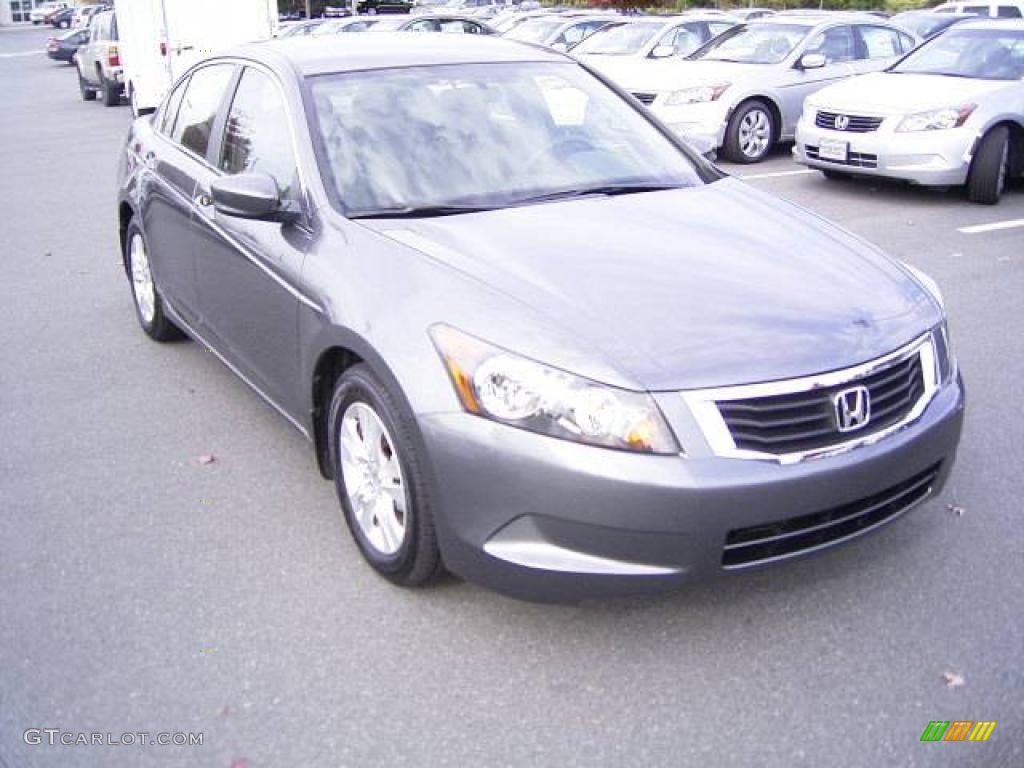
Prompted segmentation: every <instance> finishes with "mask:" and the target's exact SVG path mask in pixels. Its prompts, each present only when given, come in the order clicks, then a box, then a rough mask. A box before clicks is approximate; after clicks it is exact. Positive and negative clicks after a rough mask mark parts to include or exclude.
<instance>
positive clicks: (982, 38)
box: [892, 28, 1024, 80]
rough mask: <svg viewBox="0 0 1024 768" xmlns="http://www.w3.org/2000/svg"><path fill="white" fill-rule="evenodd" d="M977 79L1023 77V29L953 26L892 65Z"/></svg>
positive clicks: (901, 68)
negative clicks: (962, 27) (957, 27)
mask: <svg viewBox="0 0 1024 768" xmlns="http://www.w3.org/2000/svg"><path fill="white" fill-rule="evenodd" d="M892 71H893V72H920V73H925V74H932V75H949V76H951V77H970V78H977V79H979V80H1020V79H1021V78H1024V30H1020V29H956V28H953V29H951V30H949V31H948V32H945V33H944V34H941V35H939V36H938V37H936V38H934V39H933V40H931V41H930V42H928V43H926V44H925V45H923V46H921V47H920V48H918V49H917V50H916V51H914V52H913V53H911V54H910V55H909V56H908V57H907V58H905V59H904V60H903V61H901V62H900V63H899V64H897V65H896V66H895V67H893V68H892Z"/></svg>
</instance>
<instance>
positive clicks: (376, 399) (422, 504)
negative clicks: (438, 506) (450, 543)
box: [328, 364, 442, 587]
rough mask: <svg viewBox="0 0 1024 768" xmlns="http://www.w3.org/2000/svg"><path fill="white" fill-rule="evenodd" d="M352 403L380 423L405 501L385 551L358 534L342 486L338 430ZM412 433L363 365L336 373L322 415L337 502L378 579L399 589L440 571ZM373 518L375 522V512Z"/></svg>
mask: <svg viewBox="0 0 1024 768" xmlns="http://www.w3.org/2000/svg"><path fill="white" fill-rule="evenodd" d="M353 404H362V405H364V406H368V407H369V408H370V409H371V410H372V411H373V413H374V414H375V415H376V416H377V417H378V418H379V419H380V421H381V422H382V423H383V425H384V428H385V430H386V432H387V434H386V435H385V436H384V439H385V443H384V444H385V445H387V444H388V442H390V447H391V448H392V451H393V455H394V456H395V457H397V460H398V465H399V467H400V469H401V476H402V480H403V485H404V488H405V502H406V503H405V506H406V510H405V511H404V512H403V513H402V516H403V520H404V534H403V537H402V541H401V544H400V545H399V546H398V548H397V551H395V552H394V553H393V554H390V555H389V554H385V553H384V552H382V551H381V550H380V549H378V548H377V547H376V546H375V545H374V544H373V543H372V542H371V541H370V539H369V538H368V537H367V535H366V534H365V533H364V532H363V529H362V527H361V526H360V524H359V522H358V521H357V520H356V517H355V513H354V512H353V509H352V504H351V503H350V501H349V493H348V490H347V489H346V487H345V476H344V472H343V471H342V462H341V450H342V449H341V430H342V421H343V417H344V415H345V413H346V411H347V410H348V409H349V407H350V406H352V405H353ZM415 433H416V432H415V425H414V424H413V417H412V415H411V414H409V413H408V410H407V408H405V407H404V406H403V405H401V404H400V403H399V401H398V399H397V398H396V397H395V396H394V395H392V394H391V392H390V391H389V390H388V388H387V387H386V386H385V385H384V384H383V383H382V382H381V381H380V379H378V378H377V376H375V375H374V373H373V372H372V371H371V370H370V369H369V368H368V367H367V366H366V365H364V364H359V365H354V366H352V367H351V368H349V369H348V370H346V371H345V372H344V373H343V374H342V375H341V376H340V377H338V381H337V382H336V383H335V385H334V394H333V396H332V397H331V407H330V411H329V415H328V440H329V447H330V457H331V459H330V460H331V464H332V468H333V470H334V485H335V488H336V489H337V492H338V501H339V503H340V504H341V509H342V513H343V514H344V517H345V522H346V523H347V524H348V527H349V531H350V532H351V533H352V538H353V539H354V540H355V542H356V545H357V546H358V547H359V551H360V552H361V553H362V555H363V557H364V558H365V559H366V561H367V562H368V563H369V564H370V565H371V566H372V567H373V568H374V570H376V571H377V572H378V573H379V574H381V575H382V576H383V577H384V578H386V579H388V580H389V581H391V582H393V583H395V584H398V585H400V586H403V587H417V586H421V585H424V584H427V583H428V582H430V581H431V580H432V579H434V578H435V577H436V576H437V575H438V574H439V573H440V572H441V571H442V565H441V552H440V550H439V549H438V545H437V535H436V532H435V529H434V514H433V510H432V499H431V496H430V491H429V484H428V482H427V481H426V470H425V468H424V463H423V457H421V456H420V455H419V454H418V453H417V450H418V449H417V445H418V442H417V440H416V439H415V437H414V435H415ZM373 518H374V525H376V520H377V516H376V514H375V513H374V514H373Z"/></svg>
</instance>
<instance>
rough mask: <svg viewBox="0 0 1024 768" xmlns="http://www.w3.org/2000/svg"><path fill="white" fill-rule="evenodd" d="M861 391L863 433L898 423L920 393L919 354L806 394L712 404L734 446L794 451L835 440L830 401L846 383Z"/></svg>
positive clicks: (837, 438)
mask: <svg viewBox="0 0 1024 768" xmlns="http://www.w3.org/2000/svg"><path fill="white" fill-rule="evenodd" d="M855 385H856V386H863V387H865V388H866V389H867V391H868V394H869V402H870V418H869V421H868V423H867V425H866V426H865V427H864V428H863V431H864V432H872V431H878V430H881V429H885V428H886V427H889V426H891V425H893V424H895V423H896V422H897V421H900V420H901V419H902V418H903V417H904V416H906V415H907V413H908V412H909V411H910V409H911V408H912V407H913V406H914V403H916V402H917V401H918V400H919V399H920V398H921V396H922V395H923V394H924V379H923V377H922V375H921V357H920V356H919V355H913V356H911V357H908V358H907V359H905V360H901V361H899V362H897V363H894V364H892V365H891V366H887V367H885V368H882V369H880V370H878V371H877V372H875V373H872V374H871V375H869V376H864V377H862V378H859V379H855V380H852V381H849V382H844V383H842V384H837V385H834V386H831V387H822V388H818V389H813V390H810V391H806V392H793V393H790V394H782V395H775V396H771V397H755V398H749V399H745V400H726V401H722V402H719V403H718V410H719V412H720V413H721V414H722V418H723V419H724V420H725V424H726V426H727V427H728V428H729V432H730V433H731V434H732V439H733V441H734V442H735V443H736V447H737V448H739V449H741V450H747V451H759V452H763V453H794V452H797V451H812V450H815V449H818V448H824V447H826V446H828V445H830V444H832V443H835V442H838V441H841V440H842V439H843V437H844V434H843V433H841V432H840V430H839V426H838V424H837V421H836V406H835V404H834V402H833V399H834V398H835V397H836V395H838V394H839V393H840V392H842V391H843V390H846V389H849V388H850V387H851V386H855Z"/></svg>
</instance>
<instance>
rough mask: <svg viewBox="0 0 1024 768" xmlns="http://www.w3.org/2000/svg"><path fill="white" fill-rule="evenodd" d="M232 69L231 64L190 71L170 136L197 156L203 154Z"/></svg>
mask: <svg viewBox="0 0 1024 768" xmlns="http://www.w3.org/2000/svg"><path fill="white" fill-rule="evenodd" d="M234 71H235V69H234V67H233V66H231V65H230V64H214V65H212V66H209V67H203V68H202V69H199V70H196V71H195V72H193V73H192V77H191V79H190V80H189V82H188V87H187V88H185V95H184V97H183V98H182V101H181V107H180V108H179V109H178V119H177V121H176V122H175V123H174V131H173V133H172V134H171V137H172V138H173V139H174V140H175V141H177V142H180V143H181V145H182V146H183V147H186V148H187V149H190V150H192V151H193V152H195V153H196V154H197V155H199V156H200V157H206V150H207V149H208V148H209V146H210V132H211V131H212V130H213V123H214V121H215V120H216V119H217V110H218V108H219V107H220V104H221V102H222V101H223V100H224V91H225V90H227V87H228V83H229V82H230V81H231V76H232V75H233V74H234Z"/></svg>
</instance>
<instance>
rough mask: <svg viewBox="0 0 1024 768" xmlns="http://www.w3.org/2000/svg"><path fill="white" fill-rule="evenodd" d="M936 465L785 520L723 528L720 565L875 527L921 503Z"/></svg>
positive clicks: (766, 557) (776, 555) (816, 545)
mask: <svg viewBox="0 0 1024 768" xmlns="http://www.w3.org/2000/svg"><path fill="white" fill-rule="evenodd" d="M940 469H941V464H935V465H934V466H931V467H929V468H928V469H926V470H925V471H924V472H921V473H919V474H917V475H914V476H913V477H911V478H909V479H907V480H904V481H903V482H902V483H899V484H897V485H894V486H892V487H891V488H887V489H885V490H884V491H880V492H879V493H876V494H874V495H872V496H868V497H866V498H863V499H859V500H857V501H854V502H850V503H849V504H843V505H842V506H839V507H833V508H832V509H827V510H825V511H823V512H815V513H812V514H809V515H801V516H799V517H790V518H788V519H785V520H776V521H773V522H770V523H763V524H761V525H753V526H750V527H748V528H736V529H734V530H731V531H729V533H728V534H727V535H726V539H725V549H724V551H723V553H722V566H723V567H725V568H727V569H728V568H743V567H746V566H751V565H758V564H760V563H766V562H771V561H773V560H780V559H782V558H786V557H792V556H794V555H799V554H802V553H805V552H810V551H813V550H816V549H821V548H822V547H825V546H828V545H830V544H837V543H839V542H840V541H845V540H846V539H850V538H853V537H854V536H857V535H859V534H862V533H866V532H867V531H869V530H871V529H872V528H876V527H878V526H879V525H881V524H882V523H885V522H888V521H889V520H892V519H893V518H895V517H897V516H898V515H899V514H900V513H902V512H906V511H907V510H908V509H910V508H911V507H912V506H914V505H915V504H918V503H919V502H921V501H923V500H924V499H926V498H927V497H928V495H929V494H930V493H931V491H932V486H933V484H934V483H935V478H936V477H937V476H938V474H939V470H940Z"/></svg>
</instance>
